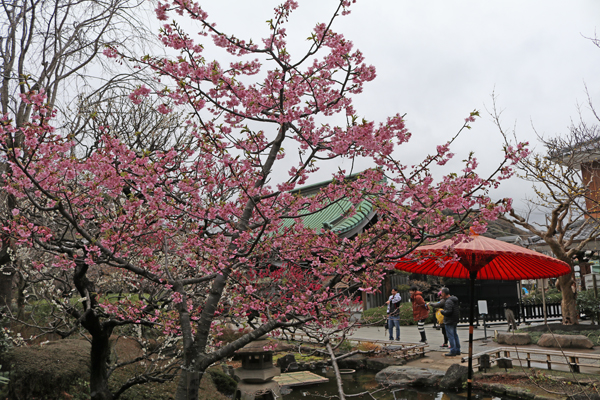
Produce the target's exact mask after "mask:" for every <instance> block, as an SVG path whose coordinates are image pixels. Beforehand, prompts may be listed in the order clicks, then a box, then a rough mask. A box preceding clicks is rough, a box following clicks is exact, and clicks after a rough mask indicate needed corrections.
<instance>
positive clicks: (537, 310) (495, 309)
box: [460, 302, 562, 325]
mask: <svg viewBox="0 0 600 400" xmlns="http://www.w3.org/2000/svg"><path fill="white" fill-rule="evenodd" d="M507 308H509V309H511V310H512V312H513V313H514V314H515V320H516V321H517V322H518V323H526V322H531V321H539V320H542V319H544V305H543V304H533V303H526V302H524V303H522V304H520V305H519V304H513V305H510V306H508V307H507ZM546 316H547V318H548V319H558V318H562V309H561V306H560V303H546ZM475 318H476V319H477V325H479V324H480V323H483V319H482V317H481V315H480V314H479V311H478V310H477V305H475ZM485 322H486V323H494V322H506V316H505V313H504V305H496V306H494V305H488V313H487V315H486V316H485ZM460 323H467V324H468V323H469V304H468V303H466V304H465V302H461V303H460Z"/></svg>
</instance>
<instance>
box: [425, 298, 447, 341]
mask: <svg viewBox="0 0 600 400" xmlns="http://www.w3.org/2000/svg"><path fill="white" fill-rule="evenodd" d="M438 297H439V299H440V301H438V302H437V303H428V304H429V307H433V308H437V309H438V310H437V311H436V312H435V318H436V319H437V321H438V324H439V325H440V328H442V336H444V344H442V345H441V346H440V347H448V336H447V335H446V325H445V324H444V315H442V309H443V308H444V304H446V300H445V299H442V291H441V290H440V291H439V293H438Z"/></svg>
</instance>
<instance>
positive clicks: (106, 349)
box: [90, 329, 113, 400]
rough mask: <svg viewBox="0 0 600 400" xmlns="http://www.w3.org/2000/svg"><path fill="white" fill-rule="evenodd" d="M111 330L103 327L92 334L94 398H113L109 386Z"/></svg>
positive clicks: (92, 385) (105, 399)
mask: <svg viewBox="0 0 600 400" xmlns="http://www.w3.org/2000/svg"><path fill="white" fill-rule="evenodd" d="M111 331H112V329H101V332H98V333H96V334H93V335H92V353H91V360H90V362H91V368H90V398H91V399H92V400H112V399H113V395H112V393H111V391H110V389H109V388H108V362H109V358H110V342H109V338H110V332H111Z"/></svg>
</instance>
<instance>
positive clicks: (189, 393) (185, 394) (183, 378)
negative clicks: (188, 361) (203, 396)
mask: <svg viewBox="0 0 600 400" xmlns="http://www.w3.org/2000/svg"><path fill="white" fill-rule="evenodd" d="M201 376H202V375H201V374H200V373H199V372H198V371H191V370H188V369H182V370H181V374H180V375H179V383H178V384H177V393H176V395H175V400H198V390H200V379H201Z"/></svg>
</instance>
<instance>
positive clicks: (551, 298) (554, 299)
mask: <svg viewBox="0 0 600 400" xmlns="http://www.w3.org/2000/svg"><path fill="white" fill-rule="evenodd" d="M545 296H546V303H560V302H561V301H562V293H560V292H559V291H558V289H556V288H551V289H548V290H547V291H546V293H545ZM523 302H525V303H530V304H531V303H533V304H542V303H543V299H542V292H541V290H534V291H532V292H530V293H529V294H528V295H526V296H523Z"/></svg>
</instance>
